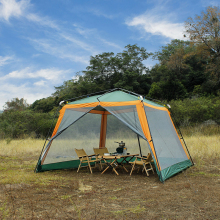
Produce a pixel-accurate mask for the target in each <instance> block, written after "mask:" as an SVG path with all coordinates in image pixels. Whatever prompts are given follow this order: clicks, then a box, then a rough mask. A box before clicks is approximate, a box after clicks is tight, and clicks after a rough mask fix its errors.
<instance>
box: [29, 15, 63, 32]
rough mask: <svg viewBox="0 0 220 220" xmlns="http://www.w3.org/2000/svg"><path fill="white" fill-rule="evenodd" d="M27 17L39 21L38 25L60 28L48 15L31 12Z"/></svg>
mask: <svg viewBox="0 0 220 220" xmlns="http://www.w3.org/2000/svg"><path fill="white" fill-rule="evenodd" d="M26 18H27V19H28V20H29V21H32V22H35V23H37V24H38V25H41V26H46V27H50V28H53V29H56V30H59V27H58V25H57V24H56V23H55V22H54V21H52V20H51V19H50V18H48V17H42V16H38V15H37V14H31V13H30V14H27V15H26Z"/></svg>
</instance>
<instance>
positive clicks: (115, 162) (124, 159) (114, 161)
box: [98, 154, 139, 175]
mask: <svg viewBox="0 0 220 220" xmlns="http://www.w3.org/2000/svg"><path fill="white" fill-rule="evenodd" d="M138 155H139V154H132V155H114V156H113V155H111V156H105V155H104V156H98V158H99V159H103V160H104V161H105V162H106V163H107V164H108V166H107V168H106V169H105V170H104V171H103V172H102V174H103V173H104V172H105V171H106V170H107V169H109V168H110V167H112V169H113V170H114V172H115V173H116V174H117V175H119V174H118V172H117V171H116V169H115V167H118V166H122V167H123V168H124V170H125V171H126V172H128V170H127V169H126V168H125V166H124V164H123V162H126V163H129V161H130V160H131V159H132V158H134V157H135V156H138ZM127 158H128V160H127ZM119 159H122V161H120V162H119V161H118V160H119ZM107 160H111V162H108V161H107Z"/></svg>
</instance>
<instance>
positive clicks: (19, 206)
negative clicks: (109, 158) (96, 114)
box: [0, 132, 220, 219]
mask: <svg viewBox="0 0 220 220" xmlns="http://www.w3.org/2000/svg"><path fill="white" fill-rule="evenodd" d="M184 139H185V142H186V144H187V146H188V149H189V151H190V154H191V156H192V158H193V160H194V161H195V163H196V166H195V167H193V168H192V169H188V170H187V172H186V173H187V174H188V177H187V179H190V182H192V181H194V179H195V180H198V182H196V183H198V184H201V182H202V181H200V180H201V178H203V179H202V180H203V181H204V179H205V180H206V179H207V181H210V180H212V183H216V186H217V185H218V179H219V175H220V174H219V172H218V170H219V169H220V167H219V163H218V162H216V163H212V161H213V160H216V161H219V159H220V148H219V146H220V142H219V141H220V135H217V134H215V135H209V136H207V135H201V133H199V132H197V133H194V135H185V136H184ZM84 141H85V140H84ZM108 141H109V142H108V143H109V145H110V143H114V140H113V139H109V140H108ZM133 141H134V142H133ZM125 142H126V146H128V149H129V150H130V149H131V146H132V145H135V143H136V142H135V140H134V139H131V138H130V139H127V140H126V141H125ZM84 143H85V142H84ZM94 143H95V142H94ZM43 144H44V140H39V139H31V138H29V139H25V140H10V141H8V140H1V141H0V219H13V218H14V217H13V216H17V219H35V217H36V216H37V214H36V213H38V214H39V216H40V215H41V214H42V213H44V217H39V218H40V219H50V218H51V219H53V218H55V216H56V214H57V215H58V214H59V215H61V214H62V213H66V214H65V215H66V216H64V218H63V219H65V218H67V217H68V212H70V213H75V218H74V219H86V217H85V216H86V213H90V212H92V213H93V215H94V216H99V215H103V216H106V214H107V215H108V218H109V219H117V218H118V217H119V218H120V217H122V216H123V219H132V218H133V219H134V218H136V219H143V216H146V214H148V215H149V214H151V215H152V219H154V217H155V216H156V215H157V214H155V213H158V212H159V213H160V215H162V214H163V210H164V209H163V207H162V206H160V205H159V204H167V202H171V201H175V198H176V197H175V196H176V194H177V193H180V194H181V192H182V195H184V196H185V193H187V192H188V190H190V188H187V186H186V179H185V178H184V176H183V175H182V178H183V182H182V183H181V182H180V178H181V175H178V176H176V177H174V178H173V179H170V180H168V181H167V182H166V184H160V183H159V180H158V178H154V176H153V175H150V177H148V178H147V179H146V177H145V176H141V174H140V175H137V174H134V176H129V175H124V176H123V175H120V176H119V177H118V176H112V175H109V176H110V179H108V178H109V176H108V174H107V175H99V173H98V172H97V173H95V174H94V175H91V174H90V173H89V172H88V171H87V170H86V169H85V170H82V171H81V172H80V173H79V174H77V173H76V172H75V171H74V170H72V171H71V170H69V171H67V170H66V171H59V170H58V171H52V172H50V171H49V172H44V173H34V168H35V165H36V163H37V160H38V157H39V154H40V152H41V150H42V146H43ZM116 147H117V144H116ZM116 147H115V145H114V147H113V148H112V149H114V150H115V148H116ZM133 150H135V149H133ZM207 164H208V165H207ZM209 166H210V168H211V167H212V168H213V167H214V166H215V167H216V169H215V170H214V171H213V172H209ZM204 167H206V169H203V168H204ZM216 170H217V171H216ZM139 176H140V177H139ZM141 177H142V178H141ZM97 178H98V180H97ZM136 178H137V180H136ZM191 178H194V179H191ZM118 181H119V182H118ZM120 181H121V182H120ZM140 181H146V182H142V183H141V186H142V187H141V188H140V187H137V186H138V184H140V183H139V182H140ZM145 184H146V185H145ZM171 184H172V186H171V187H170V185H171ZM190 184H191V183H190ZM196 186H197V184H194V188H195V187H196ZM1 187H2V188H1ZM103 187H106V188H103ZM202 187H203V188H201V190H202V193H203V190H205V189H206V187H209V186H208V184H204V185H202ZM143 188H144V189H145V191H146V192H147V191H148V194H149V193H151V192H152V193H154V194H152V195H151V196H149V197H148V194H147V195H145V194H144V193H143ZM1 189H4V192H5V194H3V191H1ZM164 189H165V190H164ZM19 190H20V191H19ZM159 190H161V191H159ZM169 190H170V191H169ZM173 190H174V197H173V198H174V199H173V198H172V199H165V200H166V201H165V202H166V203H163V202H162V201H161V202H160V203H158V201H159V200H160V199H162V198H167V196H168V195H167V194H172V192H173ZM207 190H208V192H209V193H210V190H209V189H208V188H207ZM26 193H29V194H28V195H30V196H26ZM166 193H167V194H166ZM215 193H216V192H215ZM215 193H214V194H212V195H210V194H207V195H206V194H204V193H203V194H204V198H203V201H209V200H208V198H209V197H208V196H212V197H210V198H211V199H212V200H213V199H214V200H216V201H217V199H218V198H219V197H218V198H215V197H214V196H213V195H215ZM33 194H34V195H35V196H34V197H32V195H33ZM127 194H128V196H127V197H126V195H127ZM157 194H158V196H159V197H158V198H155V196H157ZM189 194H190V195H189V196H188V197H187V199H188V200H187V201H191V200H190V199H191V191H190V192H189ZM197 194H198V193H197ZM197 194H195V197H196V196H197ZM203 194H201V195H203ZM162 195H163V196H162ZM1 196H2V197H1ZM44 197H46V198H44ZM21 198H22V199H21ZM42 198H44V199H45V200H42ZM103 198H104V199H103ZM130 198H132V202H130V200H129V199H130ZM149 198H154V199H153V200H152V199H149ZM49 199H50V200H49ZM102 199H103V200H102ZM158 199H159V200H158ZM194 199H195V198H194ZM157 200H158V201H157ZM180 200H181V199H180ZM200 200H201V199H200V198H199V199H198V201H200ZM16 201H19V202H16ZM41 201H42V204H43V206H42V204H41V203H40V202H41ZM122 201H123V202H124V203H122ZM181 201H182V203H183V204H184V205H185V207H186V210H188V206H187V205H188V203H185V199H184V200H181ZM198 201H196V202H197V203H198ZM55 202H56V203H55ZM128 202H129V203H128ZM127 203H128V204H127ZM197 203H195V204H197ZM38 204H39V206H38ZM103 204H104V205H103ZM122 204H123V205H122ZM177 204H179V203H177ZM216 204H217V203H216ZM28 205H29V209H28V210H29V211H27V206H28ZM175 205H176V204H172V205H170V206H169V208H170V209H172V208H173V206H174V207H175ZM200 206H201V207H204V206H207V210H209V208H210V207H209V204H208V203H207V204H206V205H204V204H202V205H200ZM42 207H43V208H42ZM51 207H52V208H51ZM91 207H92V208H91ZM153 207H157V208H158V209H156V210H155V213H153V212H151V210H152V209H153ZM192 207H194V206H192ZM61 208H62V209H63V210H64V211H63V212H62V213H61V211H59V209H61ZM176 208H178V205H177V206H176ZM195 208H196V207H195ZM107 210H108V211H107ZM13 213H14V214H13ZM169 213H171V214H172V212H169ZM173 213H176V214H177V213H178V212H177V211H175V210H173ZM27 214H28V215H27ZM171 214H170V215H171ZM88 215H89V214H88ZM158 215H159V214H158ZM207 215H208V214H207ZM87 217H88V216H87ZM155 218H157V217H155ZM169 218H170V217H169V215H168V214H166V216H165V217H164V219H169ZM71 219H73V218H71ZM87 219H88V218H87ZM94 219H96V218H94ZM97 219H99V218H97ZM100 219H101V218H100Z"/></svg>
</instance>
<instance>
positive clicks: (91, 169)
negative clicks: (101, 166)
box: [88, 161, 92, 173]
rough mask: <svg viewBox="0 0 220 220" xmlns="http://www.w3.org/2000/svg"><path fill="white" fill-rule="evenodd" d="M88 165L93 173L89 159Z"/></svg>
mask: <svg viewBox="0 0 220 220" xmlns="http://www.w3.org/2000/svg"><path fill="white" fill-rule="evenodd" d="M88 165H89V169H90V172H91V173H92V167H91V165H90V162H89V161H88Z"/></svg>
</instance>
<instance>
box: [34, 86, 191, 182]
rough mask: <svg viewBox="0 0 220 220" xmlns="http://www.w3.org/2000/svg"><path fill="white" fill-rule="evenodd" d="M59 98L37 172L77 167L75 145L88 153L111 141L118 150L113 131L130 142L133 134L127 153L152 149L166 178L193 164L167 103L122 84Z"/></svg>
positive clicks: (157, 168)
mask: <svg viewBox="0 0 220 220" xmlns="http://www.w3.org/2000/svg"><path fill="white" fill-rule="evenodd" d="M61 103H62V104H63V105H64V106H63V107H62V109H61V110H60V115H59V118H58V120H57V123H56V126H55V128H54V131H53V133H52V136H51V138H50V139H49V140H48V142H45V145H44V147H43V149H42V152H41V154H40V157H39V161H38V163H37V165H36V169H35V171H36V172H41V171H46V170H55V169H68V168H77V167H78V165H79V160H78V157H77V155H76V153H75V148H84V149H85V148H86V151H87V153H88V154H93V147H99V148H103V147H106V145H108V149H109V148H110V150H109V151H110V152H111V151H114V150H115V146H116V145H115V143H113V141H111V142H109V141H107V140H109V138H107V136H108V134H109V132H110V133H111V134H113V131H115V132H116V133H117V135H119V134H122V133H123V135H122V136H123V139H125V142H126V138H127V139H128V140H127V142H128V143H129V140H130V139H129V138H131V137H132V135H134V136H133V137H134V138H136V141H135V142H131V143H130V144H128V145H129V146H128V152H130V151H131V152H132V153H139V154H140V155H142V154H145V153H146V152H147V151H148V152H150V153H151V154H152V157H153V160H154V164H155V167H156V171H157V174H158V176H159V179H160V181H162V182H163V181H165V180H166V179H168V178H169V177H171V176H173V175H175V174H177V173H179V172H181V171H182V170H184V169H186V168H188V167H190V166H192V165H193V161H192V158H191V156H190V154H189V151H188V149H187V146H186V144H185V142H184V140H183V138H182V136H181V135H180V136H179V134H178V132H177V130H176V128H175V126H174V123H173V121H172V119H171V115H170V112H169V110H168V109H167V108H166V107H165V106H164V105H161V104H157V103H156V102H153V101H150V100H147V99H145V98H143V97H142V96H141V95H138V94H136V93H132V92H129V91H127V90H123V89H114V90H110V91H106V92H104V93H103V94H101V95H100V94H98V95H92V96H86V97H83V98H81V99H78V100H75V101H68V100H67V101H62V102H61ZM126 129H127V130H126ZM129 132H130V133H129ZM111 134H110V136H111ZM113 138H114V137H113ZM110 139H111V137H110ZM119 141H120V140H119ZM107 142H108V143H107ZM126 146H127V145H126Z"/></svg>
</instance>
